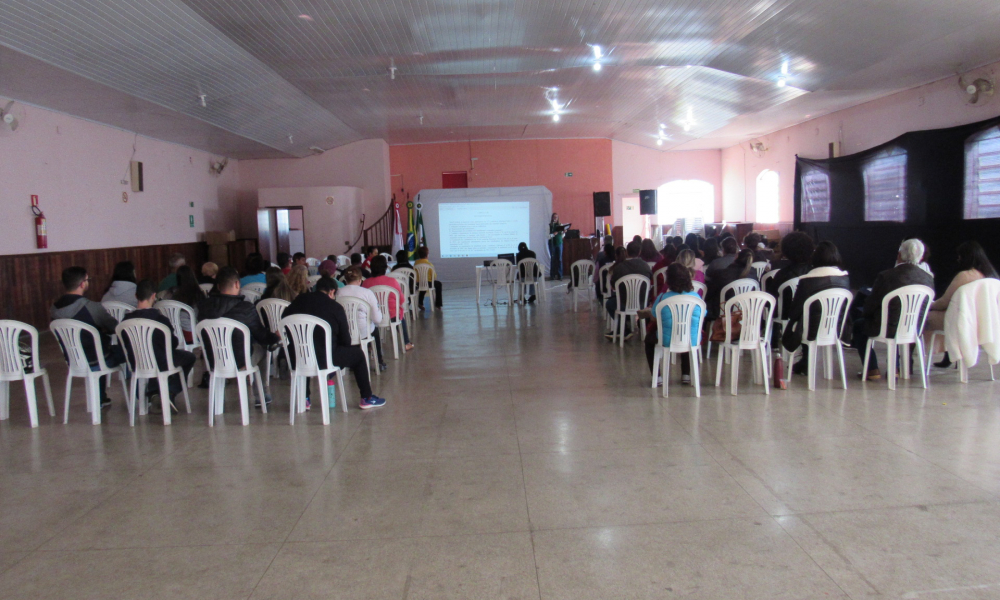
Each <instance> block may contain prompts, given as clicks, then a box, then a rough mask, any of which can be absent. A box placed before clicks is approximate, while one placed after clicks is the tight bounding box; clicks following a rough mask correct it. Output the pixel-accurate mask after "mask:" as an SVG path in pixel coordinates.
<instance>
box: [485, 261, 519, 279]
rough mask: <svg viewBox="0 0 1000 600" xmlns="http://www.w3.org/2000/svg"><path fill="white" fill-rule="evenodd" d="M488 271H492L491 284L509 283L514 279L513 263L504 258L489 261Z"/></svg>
mask: <svg viewBox="0 0 1000 600" xmlns="http://www.w3.org/2000/svg"><path fill="white" fill-rule="evenodd" d="M490 272H491V273H493V285H509V284H510V283H512V282H513V281H514V263H512V262H510V261H509V260H507V259H506V258H497V259H495V260H492V261H490Z"/></svg>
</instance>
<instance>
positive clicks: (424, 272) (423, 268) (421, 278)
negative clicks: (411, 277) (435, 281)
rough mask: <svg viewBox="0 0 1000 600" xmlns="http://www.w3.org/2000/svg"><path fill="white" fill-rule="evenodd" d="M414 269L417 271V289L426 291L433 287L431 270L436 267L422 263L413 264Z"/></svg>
mask: <svg viewBox="0 0 1000 600" xmlns="http://www.w3.org/2000/svg"><path fill="white" fill-rule="evenodd" d="M413 270H414V271H416V272H417V291H420V292H426V291H428V290H430V289H431V287H432V286H431V280H430V272H431V271H432V270H434V267H432V266H430V265H428V264H424V263H421V264H419V265H413Z"/></svg>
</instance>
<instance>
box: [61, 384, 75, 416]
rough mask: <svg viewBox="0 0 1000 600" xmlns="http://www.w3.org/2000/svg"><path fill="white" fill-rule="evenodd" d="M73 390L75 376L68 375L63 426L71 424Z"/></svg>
mask: <svg viewBox="0 0 1000 600" xmlns="http://www.w3.org/2000/svg"><path fill="white" fill-rule="evenodd" d="M72 389H73V376H72V375H66V404H65V406H63V425H65V424H67V423H69V394H70V392H71V391H72Z"/></svg>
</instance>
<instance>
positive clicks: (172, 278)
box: [156, 254, 186, 292]
mask: <svg viewBox="0 0 1000 600" xmlns="http://www.w3.org/2000/svg"><path fill="white" fill-rule="evenodd" d="M168 264H169V265H170V274H169V275H167V276H166V277H164V278H163V280H162V281H160V285H159V287H157V288H156V291H157V292H165V291H167V290H169V289H170V288H172V287H174V286H176V285H177V269H178V268H180V267H183V266H184V265H185V264H186V263H185V262H184V255H183V254H171V255H170V261H169V263H168Z"/></svg>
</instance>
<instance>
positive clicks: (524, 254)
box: [514, 242, 573, 302]
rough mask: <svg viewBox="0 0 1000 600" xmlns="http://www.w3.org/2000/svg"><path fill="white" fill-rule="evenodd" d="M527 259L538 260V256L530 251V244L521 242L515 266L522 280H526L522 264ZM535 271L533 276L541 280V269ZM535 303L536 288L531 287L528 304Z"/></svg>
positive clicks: (515, 258)
mask: <svg viewBox="0 0 1000 600" xmlns="http://www.w3.org/2000/svg"><path fill="white" fill-rule="evenodd" d="M526 258H534V259H537V258H538V256H537V255H536V254H535V251H534V250H528V244H526V243H524V242H521V243H520V244H518V245H517V255H516V256H515V257H514V264H516V265H517V271H518V273H520V275H521V279H524V275H525V273H524V265H522V264H521V261H522V260H524V259H526ZM533 270H534V273H532V275H534V276H535V277H538V278H541V276H542V273H541V269H540V268H539V267H538V266H535V268H534V269H533ZM570 285H571V286H572V285H573V284H572V283H570ZM534 301H535V286H531V290H530V295H529V296H528V302H534Z"/></svg>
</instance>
